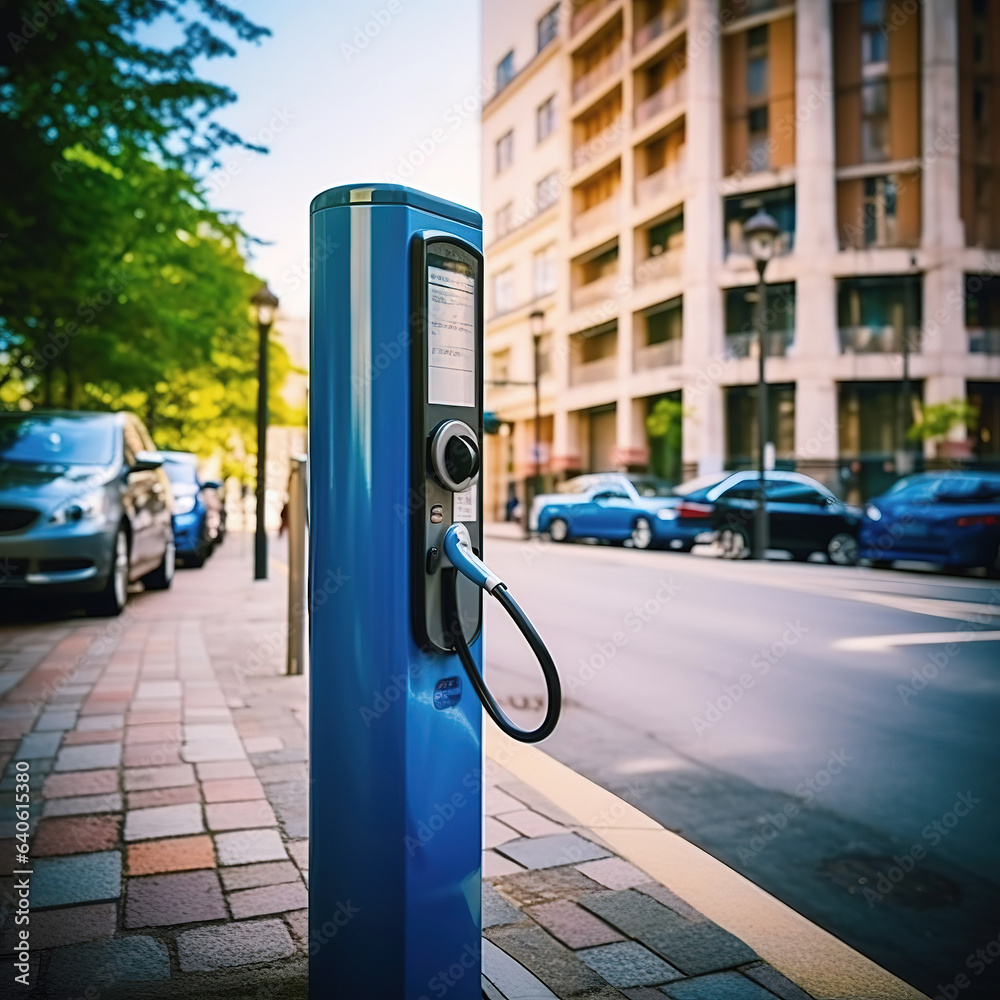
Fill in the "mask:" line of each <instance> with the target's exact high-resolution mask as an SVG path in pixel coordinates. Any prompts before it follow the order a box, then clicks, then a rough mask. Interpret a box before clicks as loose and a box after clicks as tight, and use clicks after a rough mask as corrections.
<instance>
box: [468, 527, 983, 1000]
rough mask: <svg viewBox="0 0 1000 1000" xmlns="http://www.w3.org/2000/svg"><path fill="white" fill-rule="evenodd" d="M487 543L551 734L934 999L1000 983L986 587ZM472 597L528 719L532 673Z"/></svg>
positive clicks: (493, 666) (601, 775)
mask: <svg viewBox="0 0 1000 1000" xmlns="http://www.w3.org/2000/svg"><path fill="white" fill-rule="evenodd" d="M487 561H488V562H489V564H490V565H491V567H493V568H494V569H495V570H497V571H498V572H499V573H500V574H501V575H502V576H503V577H504V578H505V579H506V580H507V581H508V582H509V584H510V588H511V591H512V592H513V593H514V595H515V596H516V597H517V599H518V601H519V602H520V603H521V605H522V606H523V607H524V608H525V609H526V610H527V611H528V612H529V614H530V615H531V616H532V618H533V619H534V621H535V623H536V625H537V626H538V628H539V631H540V632H541V634H542V635H543V637H544V638H545V639H546V640H547V642H548V643H549V646H550V648H551V649H552V651H553V653H554V655H555V658H556V662H557V663H558V665H559V667H560V673H561V675H562V678H563V685H564V693H565V695H566V707H565V710H564V715H563V719H562V721H561V723H560V726H559V729H558V731H557V733H556V734H555V735H554V736H553V737H552V738H551V739H550V740H549V741H548V742H547V743H546V744H545V749H546V750H547V751H548V752H549V753H551V754H553V755H554V756H555V757H556V758H558V759H559V760H561V761H563V762H565V763H566V764H568V765H569V766H571V767H573V768H574V769H575V770H578V771H580V772H581V773H583V774H585V775H587V776H588V777H589V778H591V779H592V780H593V781H595V782H597V783H598V784H600V785H603V786H604V787H605V788H608V789H610V790H612V791H614V792H616V793H617V794H619V795H621V796H623V797H624V798H626V799H628V800H629V801H630V802H632V803H633V804H634V805H636V806H637V807H638V808H640V809H641V810H643V811H644V812H646V813H647V814H649V815H650V816H653V817H654V818H655V819H657V820H658V821H659V822H660V823H662V824H663V825H664V826H666V827H668V828H670V829H672V830H676V831H677V832H678V833H680V834H681V835H682V836H684V837H686V838H688V839H689V840H691V841H692V842H694V843H695V844H697V845H699V846H700V847H702V848H704V849H705V850H707V851H709V852H710V853H711V854H713V855H715V856H716V857H718V858H719V859H721V860H722V861H724V862H726V863H727V864H728V865H730V866H731V867H733V868H735V869H736V870H738V871H740V872H741V873H742V874H744V875H746V876H747V877H748V878H750V879H752V880H753V881H754V882H756V883H758V884H759V885H760V886H762V887H763V888H765V889H766V890H768V891H769V892H771V893H773V894H774V895H775V896H777V897H778V898H780V899H782V900H784V901H785V902H786V903H788V904H789V905H791V906H793V907H794V908H795V909H796V910H798V911H799V912H801V913H803V914H804V915H806V916H807V917H809V918H810V919H811V920H813V921H815V922H816V923H818V924H820V925H821V926H823V927H825V928H826V929H828V930H829V931H831V932H832V933H834V934H836V935H837V936H839V937H840V938H842V939H843V940H845V941H847V942H848V943H849V944H851V945H852V946H853V947H855V948H857V949H858V950H859V951H861V952H863V953H864V954H866V955H868V956H869V957H871V958H872V959H874V960H875V961H877V962H879V963H880V964H881V965H883V966H885V967H886V968H888V969H890V970H892V971H893V972H894V973H896V974H897V975H898V976H900V977H901V978H903V979H905V980H907V981H909V982H910V983H912V984H913V985H914V986H916V987H917V988H918V989H920V990H922V991H923V992H925V993H927V994H928V995H929V996H932V997H933V996H935V995H938V994H940V995H941V996H943V997H949V998H955V997H959V996H961V997H963V998H973V997H975V998H983V1000H995V998H996V997H998V996H1000V957H998V956H1000V852H998V850H997V848H998V845H1000V676H998V675H1000V585H998V584H996V583H995V582H991V581H988V580H985V579H973V578H959V577H945V576H936V575H933V574H929V573H913V572H899V571H879V570H871V569H847V568H840V567H834V566H827V565H820V564H795V563H769V564H764V565H761V564H754V563H728V562H721V561H717V560H714V559H706V558H700V557H698V556H691V555H683V554H676V553H668V552H636V551H632V550H631V549H620V548H611V547H607V546H593V545H557V544H553V543H546V542H542V541H538V540H535V541H532V542H523V541H521V542H518V541H512V540H506V539H499V538H490V539H488V546H487ZM487 605H488V615H487V633H486V634H487V659H486V666H487V672H488V677H489V680H490V683H491V686H492V687H493V688H494V690H495V691H496V692H497V694H498V696H499V697H500V698H501V700H502V701H504V702H505V705H506V707H508V708H513V709H517V708H518V707H521V708H523V707H524V706H527V709H526V710H524V711H521V712H520V713H518V712H517V711H512V713H511V714H512V715H514V716H515V718H519V719H520V720H521V721H522V722H524V723H525V724H527V723H528V722H530V721H532V720H537V718H538V717H539V715H538V712H537V710H533V708H536V707H537V705H538V704H539V703H540V696H541V695H542V694H543V687H542V684H541V680H540V675H539V673H538V670H537V667H535V666H534V664H533V662H532V660H531V657H530V653H529V652H528V650H527V648H526V647H525V646H523V644H522V640H521V639H520V636H519V635H518V634H517V633H516V631H515V630H514V628H513V626H511V625H509V624H508V623H507V622H506V620H505V618H504V615H503V612H502V611H501V610H500V609H499V608H497V607H495V606H492V607H491V605H494V602H492V601H488V602H487ZM990 632H992V633H993V635H992V636H987V633H990ZM920 633H925V635H923V636H921V635H920ZM885 637H888V638H885ZM969 639H971V640H972V641H965V640H969ZM928 640H929V641H928ZM977 953H978V954H977ZM963 976H964V977H965V978H960V977H963Z"/></svg>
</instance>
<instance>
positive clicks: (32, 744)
mask: <svg viewBox="0 0 1000 1000" xmlns="http://www.w3.org/2000/svg"><path fill="white" fill-rule="evenodd" d="M61 739H62V733H29V734H28V735H27V736H25V737H24V739H23V740H21V742H20V743H19V744H18V747H17V752H16V753H15V754H14V756H15V757H16V758H17V759H18V760H32V761H33V760H37V759H38V758H39V757H54V756H55V755H56V751H57V750H58V749H59V742H60V740H61Z"/></svg>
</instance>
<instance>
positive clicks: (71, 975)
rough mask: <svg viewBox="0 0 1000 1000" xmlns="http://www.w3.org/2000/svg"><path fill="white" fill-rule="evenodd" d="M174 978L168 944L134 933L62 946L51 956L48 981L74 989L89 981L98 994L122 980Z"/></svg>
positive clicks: (78, 990)
mask: <svg viewBox="0 0 1000 1000" xmlns="http://www.w3.org/2000/svg"><path fill="white" fill-rule="evenodd" d="M169 978H170V956H169V955H168V953H167V948H166V945H164V944H163V943H162V942H161V941H156V940H154V939H153V938H151V937H145V936H139V935H136V936H133V937H124V938H116V939H114V940H110V941H98V942H94V943H92V944H81V945H76V946H74V947H72V948H60V949H59V950H58V951H56V952H53V953H52V955H51V956H50V957H49V963H48V965H47V967H46V971H45V980H46V983H48V984H51V985H52V986H54V987H57V988H60V987H61V988H63V989H67V988H68V989H71V990H72V991H73V992H72V993H71V995H72V996H76V995H79V994H80V993H81V992H82V991H81V990H80V985H81V984H82V983H86V984H87V985H88V986H89V987H90V988H92V989H93V990H94V991H95V992H96V993H97V994H98V995H100V992H101V991H102V990H106V989H109V988H113V987H115V986H116V985H118V984H120V983H148V982H153V981H156V980H160V979H169Z"/></svg>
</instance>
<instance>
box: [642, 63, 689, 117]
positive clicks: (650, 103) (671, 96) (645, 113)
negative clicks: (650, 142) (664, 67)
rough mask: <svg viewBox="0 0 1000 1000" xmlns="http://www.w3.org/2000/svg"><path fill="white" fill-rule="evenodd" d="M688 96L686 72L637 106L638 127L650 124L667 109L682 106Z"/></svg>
mask: <svg viewBox="0 0 1000 1000" xmlns="http://www.w3.org/2000/svg"><path fill="white" fill-rule="evenodd" d="M686 96H687V73H686V72H685V73H680V74H679V75H678V76H675V77H674V78H673V79H672V80H671V81H670V82H669V83H667V84H665V85H664V86H662V87H661V88H660V89H659V90H657V91H654V92H653V93H652V94H650V95H649V97H647V98H645V100H642V101H640V102H639V104H638V105H636V109H635V123H636V125H641V124H642V123H643V122H648V121H649V120H650V118H653V117H655V116H656V115H658V114H659V113H660V112H661V111H666V110H667V108H672V107H674V106H675V105H677V104H680V103H681V101H683V100H684V98H685V97H686Z"/></svg>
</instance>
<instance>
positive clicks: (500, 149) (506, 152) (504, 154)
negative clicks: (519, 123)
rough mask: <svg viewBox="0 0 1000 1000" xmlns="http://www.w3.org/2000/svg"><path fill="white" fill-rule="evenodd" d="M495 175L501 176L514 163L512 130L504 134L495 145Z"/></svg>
mask: <svg viewBox="0 0 1000 1000" xmlns="http://www.w3.org/2000/svg"><path fill="white" fill-rule="evenodd" d="M496 160H497V162H496V167H497V173H498V174H502V173H503V172H504V171H505V170H506V169H507V168H508V167H509V166H510V165H511V164H512V163H513V162H514V130H513V129H511V130H510V131H509V132H505V133H504V134H503V135H502V136H500V138H499V139H497V144H496Z"/></svg>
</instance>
